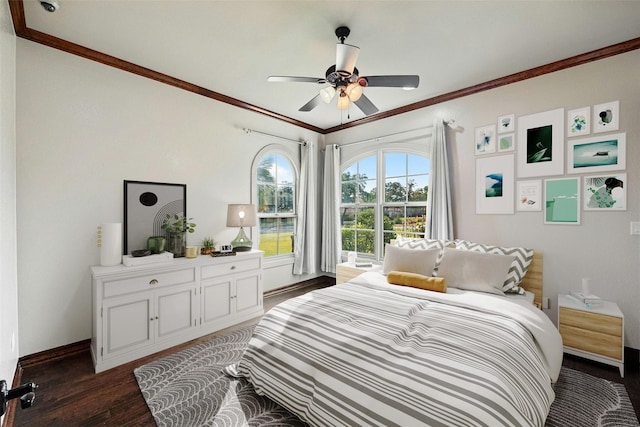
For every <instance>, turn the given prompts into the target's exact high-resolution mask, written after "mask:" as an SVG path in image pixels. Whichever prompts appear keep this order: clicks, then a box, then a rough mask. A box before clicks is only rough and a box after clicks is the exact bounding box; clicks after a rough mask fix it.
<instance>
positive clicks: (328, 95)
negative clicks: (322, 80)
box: [320, 86, 336, 104]
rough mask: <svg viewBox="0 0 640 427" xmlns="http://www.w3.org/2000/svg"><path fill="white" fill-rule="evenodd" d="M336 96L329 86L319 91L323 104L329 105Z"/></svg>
mask: <svg viewBox="0 0 640 427" xmlns="http://www.w3.org/2000/svg"><path fill="white" fill-rule="evenodd" d="M335 95H336V90H335V89H334V88H333V87H331V86H329V87H325V88H324V89H321V90H320V97H321V98H322V100H323V101H324V102H325V103H327V104H328V103H330V102H331V100H332V99H333V97H334V96H335Z"/></svg>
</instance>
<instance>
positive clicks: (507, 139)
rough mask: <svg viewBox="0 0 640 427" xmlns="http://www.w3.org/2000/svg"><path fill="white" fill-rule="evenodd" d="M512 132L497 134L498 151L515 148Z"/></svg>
mask: <svg viewBox="0 0 640 427" xmlns="http://www.w3.org/2000/svg"><path fill="white" fill-rule="evenodd" d="M515 148H516V147H515V137H514V134H512V133H509V134H506V135H498V152H501V151H513V150H515Z"/></svg>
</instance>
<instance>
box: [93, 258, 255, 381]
mask: <svg viewBox="0 0 640 427" xmlns="http://www.w3.org/2000/svg"><path fill="white" fill-rule="evenodd" d="M262 256H263V252H262V251H250V252H239V253H238V254H237V255H235V256H226V257H211V256H208V255H201V256H199V257H198V258H192V259H188V258H177V259H174V260H173V261H172V262H170V263H158V264H148V265H141V266H130V267H126V266H124V265H117V266H113V267H100V266H94V267H91V277H92V306H93V316H92V322H93V325H92V336H91V356H92V358H93V363H94V366H95V371H96V373H98V372H102V371H104V370H107V369H111V368H113V367H115V366H118V365H121V364H123V363H126V362H130V361H132V360H135V359H138V358H140V357H143V356H146V355H149V354H152V353H155V352H157V351H160V350H164V349H166V348H169V347H172V346H175V345H177V344H181V343H183V342H186V341H189V340H192V339H194V338H198V337H200V336H202V335H207V334H210V333H212V332H215V331H218V330H220V329H224V328H226V327H229V326H232V325H234V324H236V323H240V322H244V321H245V320H249V319H252V318H254V317H257V316H262V315H263V314H264V310H263V305H262V292H263V291H262Z"/></svg>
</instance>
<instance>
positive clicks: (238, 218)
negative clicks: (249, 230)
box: [227, 205, 256, 252]
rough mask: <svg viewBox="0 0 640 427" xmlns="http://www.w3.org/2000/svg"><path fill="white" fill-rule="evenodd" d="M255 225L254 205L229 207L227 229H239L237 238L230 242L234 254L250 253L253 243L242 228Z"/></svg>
mask: <svg viewBox="0 0 640 427" xmlns="http://www.w3.org/2000/svg"><path fill="white" fill-rule="evenodd" d="M255 225H256V207H255V206H254V205H229V208H228V209H227V227H240V232H239V233H238V236H237V237H236V238H235V240H233V241H232V242H231V246H233V251H234V252H244V251H250V250H251V248H252V247H253V242H252V241H251V239H249V237H248V236H247V235H246V234H245V232H244V228H243V227H254V226H255Z"/></svg>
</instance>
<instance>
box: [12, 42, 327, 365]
mask: <svg viewBox="0 0 640 427" xmlns="http://www.w3.org/2000/svg"><path fill="white" fill-rule="evenodd" d="M17 49H18V55H17V93H18V105H17V116H18V118H17V134H18V147H17V170H18V172H17V180H18V183H17V185H18V202H17V203H18V246H19V251H18V279H19V284H20V286H19V313H20V339H21V346H20V354H21V355H26V354H32V353H34V352H38V351H42V350H46V349H50V348H54V347H57V346H61V345H65V344H69V343H73V342H77V341H80V340H84V339H87V338H89V337H90V336H91V300H90V298H91V287H90V283H91V282H90V275H89V266H90V265H96V264H98V263H99V252H98V248H97V247H96V227H97V225H99V224H100V223H103V222H122V218H123V180H140V181H154V182H169V183H183V184H187V213H188V216H190V217H193V218H194V219H195V222H196V223H197V227H196V232H195V233H194V234H189V235H188V239H189V242H190V243H193V244H197V243H198V242H199V241H200V240H201V239H202V237H205V236H208V235H211V236H213V237H214V238H215V239H216V240H217V241H218V242H220V243H225V242H229V241H231V240H232V239H233V238H234V237H235V236H236V234H237V233H238V230H237V229H234V228H226V212H227V204H228V203H246V202H249V200H250V197H251V189H250V186H251V176H250V171H251V164H252V161H253V158H254V156H255V155H256V153H257V152H258V151H259V150H260V149H261V148H262V147H263V146H265V145H267V144H274V143H279V141H274V140H273V139H272V138H265V137H261V136H260V135H256V134H251V135H248V134H246V133H245V132H243V131H242V128H244V127H248V128H253V129H256V130H259V131H262V132H268V133H272V134H276V135H280V136H284V137H288V138H292V139H294V140H298V139H300V138H304V139H307V140H317V139H318V136H317V135H315V134H313V133H311V132H308V131H306V130H303V129H299V128H297V127H295V126H292V125H289V124H286V123H283V122H280V121H276V120H273V119H271V118H268V117H265V116H262V115H259V114H256V113H251V112H248V111H245V110H241V109H239V108H236V107H231V106H229V105H226V104H223V103H220V102H215V101H212V100H211V99H208V98H205V97H202V96H199V95H195V94H192V93H188V92H185V91H182V90H179V89H176V88H173V87H170V86H167V85H163V84H159V83H156V82H154V81H151V80H149V79H145V78H142V77H139V76H136V75H133V74H129V73H126V72H123V71H120V70H116V69H113V68H109V67H106V66H104V65H101V64H98V63H95V62H91V61H88V60H85V59H82V58H79V57H75V56H73V55H69V54H66V53H63V52H60V51H56V50H53V49H49V48H47V47H44V46H41V45H37V44H34V43H31V42H28V41H25V40H22V39H19V40H18V44H17ZM45 75H46V76H47V78H44V76H45ZM280 143H283V144H289V143H288V142H286V141H285V142H280ZM294 145H295V144H294ZM296 147H297V145H296ZM291 271H292V268H291V265H289V266H284V267H278V268H276V269H273V270H271V269H267V270H265V273H264V282H265V289H266V290H269V289H272V288H276V287H281V286H285V285H288V284H291V283H296V282H298V281H301V280H305V279H307V278H309V276H293V275H292V274H291Z"/></svg>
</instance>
